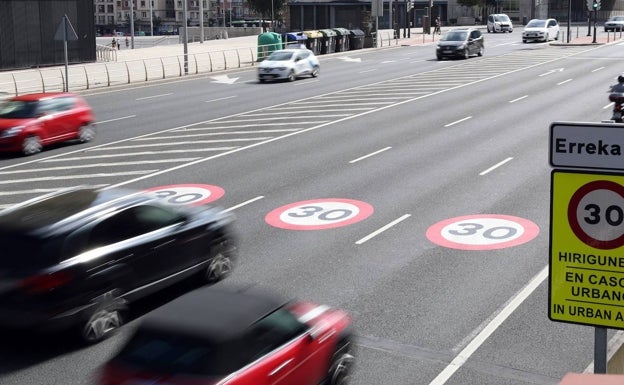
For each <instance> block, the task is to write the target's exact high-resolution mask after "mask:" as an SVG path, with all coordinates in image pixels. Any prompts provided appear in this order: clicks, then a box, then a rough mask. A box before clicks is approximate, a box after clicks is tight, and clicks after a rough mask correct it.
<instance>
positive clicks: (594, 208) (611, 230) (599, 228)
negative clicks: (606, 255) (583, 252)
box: [568, 180, 624, 250]
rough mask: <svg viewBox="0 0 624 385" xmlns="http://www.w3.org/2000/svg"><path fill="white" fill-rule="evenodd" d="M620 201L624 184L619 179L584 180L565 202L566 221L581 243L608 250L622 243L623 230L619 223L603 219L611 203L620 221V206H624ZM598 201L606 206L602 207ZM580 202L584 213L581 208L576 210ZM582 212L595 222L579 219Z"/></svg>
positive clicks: (623, 192) (623, 243) (622, 197)
mask: <svg viewBox="0 0 624 385" xmlns="http://www.w3.org/2000/svg"><path fill="white" fill-rule="evenodd" d="M622 202H624V187H623V186H622V185H620V184H619V183H615V182H612V181H608V180H597V181H593V182H590V183H587V184H586V185H584V186H582V187H581V188H579V189H578V190H576V192H575V193H574V195H572V198H570V203H569V204H568V222H569V223H570V228H571V229H572V232H574V235H576V236H577V237H578V239H580V240H581V241H582V242H583V243H585V244H586V245H589V246H591V247H594V248H596V249H601V250H611V249H617V248H618V247H621V246H623V245H624V231H623V228H622V226H621V223H618V224H617V225H615V224H613V225H609V224H608V223H606V222H607V220H606V219H607V218H608V217H609V213H608V210H607V209H608V208H609V207H610V206H611V207H616V208H618V210H620V213H619V222H621V221H622V213H621V210H622V208H624V204H623V203H622ZM599 203H601V204H602V206H606V207H601V205H599ZM581 206H583V207H584V208H585V210H586V212H585V213H583V211H582V210H581V211H579V208H580V207H581ZM588 207H589V208H588ZM584 215H587V217H586V218H588V219H587V220H595V221H597V222H596V223H594V224H590V223H589V222H587V221H585V223H582V222H581V221H580V220H579V219H580V217H583V216H584ZM618 234H619V235H618ZM598 237H601V239H598Z"/></svg>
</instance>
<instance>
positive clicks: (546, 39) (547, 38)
mask: <svg viewBox="0 0 624 385" xmlns="http://www.w3.org/2000/svg"><path fill="white" fill-rule="evenodd" d="M549 40H550V36H549V35H548V34H546V37H545V38H544V41H545V42H548V41H549Z"/></svg>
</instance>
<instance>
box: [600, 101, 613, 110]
mask: <svg viewBox="0 0 624 385" xmlns="http://www.w3.org/2000/svg"><path fill="white" fill-rule="evenodd" d="M614 104H615V102H611V103H609V104H607V105H606V106H604V107H602V109H603V110H606V109H607V108H611V106H613V105H614Z"/></svg>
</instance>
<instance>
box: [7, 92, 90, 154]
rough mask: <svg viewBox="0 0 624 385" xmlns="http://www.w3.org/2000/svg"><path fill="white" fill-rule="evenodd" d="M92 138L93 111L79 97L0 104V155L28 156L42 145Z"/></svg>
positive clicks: (45, 96) (47, 96)
mask: <svg viewBox="0 0 624 385" xmlns="http://www.w3.org/2000/svg"><path fill="white" fill-rule="evenodd" d="M94 137H95V117H94V115H93V111H92V110H91V107H89V105H88V104H87V102H86V101H85V100H84V99H83V98H82V97H81V96H79V95H76V94H72V93H64V92H55V93H38V94H25V95H19V96H13V97H11V98H8V99H6V100H3V101H2V102H0V152H21V153H23V154H24V155H31V154H35V153H37V152H39V151H41V149H42V148H43V146H45V145H49V144H53V143H58V142H64V141H67V140H77V141H79V142H81V143H84V142H89V141H91V140H93V138H94Z"/></svg>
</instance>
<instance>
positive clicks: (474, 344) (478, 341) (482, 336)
mask: <svg viewBox="0 0 624 385" xmlns="http://www.w3.org/2000/svg"><path fill="white" fill-rule="evenodd" d="M547 277H548V265H546V266H545V267H544V268H543V269H542V270H541V271H540V272H539V273H537V275H535V277H533V278H532V279H531V280H530V281H529V283H528V284H527V285H526V286H525V287H524V288H522V289H521V290H520V291H519V292H518V293H516V295H514V296H513V297H511V299H510V300H509V301H508V302H507V303H506V304H505V305H503V308H502V309H501V310H500V312H499V313H498V314H497V315H496V317H494V318H493V319H492V321H490V322H489V323H488V324H487V325H486V326H485V327H484V328H483V330H482V331H481V332H480V333H479V334H478V335H477V336H476V337H475V338H474V339H473V340H472V341H471V342H470V343H469V344H468V346H466V347H465V348H464V350H462V351H461V352H459V354H458V355H457V356H456V357H455V359H453V361H451V363H450V364H448V366H447V367H446V368H445V369H444V370H443V371H442V372H441V373H440V374H438V376H437V377H436V378H434V379H433V381H431V382H430V383H429V385H444V384H446V381H447V380H448V379H449V378H451V376H452V375H453V374H454V373H455V372H456V371H457V370H459V368H461V367H462V366H463V365H464V363H466V361H467V360H468V359H469V358H470V356H472V354H473V353H474V352H475V351H476V350H477V349H478V348H479V347H480V346H481V345H482V344H483V343H484V342H485V341H486V340H487V339H488V337H489V336H490V335H492V333H494V332H495V331H496V329H497V328H498V327H499V326H500V325H502V323H503V322H504V321H505V320H506V319H507V318H508V317H509V316H510V315H511V314H512V313H513V312H514V311H515V310H516V309H517V308H518V306H520V305H521V304H522V302H524V300H525V299H527V298H528V297H529V295H531V293H533V292H534V291H535V289H537V287H538V286H539V285H541V284H542V282H544V280H546V278H547Z"/></svg>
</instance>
